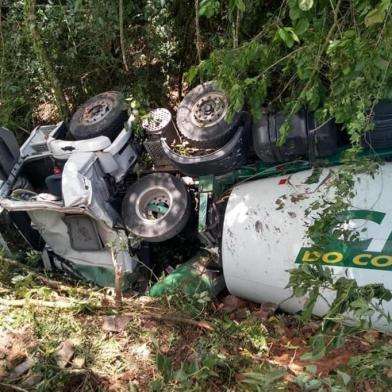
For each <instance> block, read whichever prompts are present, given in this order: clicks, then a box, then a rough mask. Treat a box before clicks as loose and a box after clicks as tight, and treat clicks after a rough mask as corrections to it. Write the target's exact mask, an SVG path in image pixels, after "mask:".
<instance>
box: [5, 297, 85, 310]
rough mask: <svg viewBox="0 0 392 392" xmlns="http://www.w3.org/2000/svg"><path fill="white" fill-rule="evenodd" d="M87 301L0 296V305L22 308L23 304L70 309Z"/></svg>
mask: <svg viewBox="0 0 392 392" xmlns="http://www.w3.org/2000/svg"><path fill="white" fill-rule="evenodd" d="M88 304H89V303H88V302H86V301H84V302H75V301H73V302H66V301H56V302H54V301H44V300H41V299H4V298H0V305H4V306H13V307H16V308H22V307H23V306H25V305H34V306H39V307H45V308H56V309H70V308H74V307H75V306H78V305H88Z"/></svg>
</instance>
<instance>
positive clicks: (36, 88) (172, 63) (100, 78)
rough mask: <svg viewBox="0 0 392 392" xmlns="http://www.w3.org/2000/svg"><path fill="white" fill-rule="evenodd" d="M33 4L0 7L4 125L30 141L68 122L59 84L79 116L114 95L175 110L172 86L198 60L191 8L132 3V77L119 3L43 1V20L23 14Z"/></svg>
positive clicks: (127, 12) (127, 24)
mask: <svg viewBox="0 0 392 392" xmlns="http://www.w3.org/2000/svg"><path fill="white" fill-rule="evenodd" d="M31 3H34V1H32V0H25V1H23V0H17V1H11V0H4V1H2V3H1V7H0V9H1V15H0V16H1V22H2V23H1V24H0V64H1V67H0V69H1V72H0V105H1V110H0V123H1V125H2V126H7V127H9V128H10V129H12V130H14V131H17V132H20V131H21V129H23V131H22V132H23V134H21V136H22V137H24V134H25V133H26V132H27V133H28V132H29V130H30V128H31V126H32V123H34V122H36V121H39V122H40V123H42V122H45V121H47V122H54V121H56V120H58V119H59V118H60V115H59V111H58V110H57V108H56V101H55V94H54V90H53V89H54V88H55V86H54V81H58V84H59V86H60V88H61V90H62V91H61V92H62V93H63V94H64V96H65V98H66V101H67V104H68V105H69V106H70V108H71V109H72V110H74V109H75V107H76V106H77V105H80V104H81V103H82V102H83V101H85V100H86V99H87V98H88V97H91V96H92V95H94V94H97V93H100V92H102V91H105V90H113V89H119V90H122V91H124V92H125V94H126V95H130V94H132V96H133V97H134V98H136V99H138V100H139V101H143V106H144V107H145V108H146V109H148V107H150V106H156V105H159V106H161V105H165V104H167V101H168V98H167V93H168V91H169V89H170V88H172V86H171V85H173V84H174V85H175V84H176V83H178V81H181V75H182V72H183V69H184V68H185V67H187V66H188V65H190V64H191V63H192V61H193V59H194V55H193V52H194V47H193V42H192V40H193V37H192V35H193V34H194V31H193V25H192V18H193V16H192V17H191V18H189V17H188V12H187V11H188V9H189V7H190V6H192V4H193V3H192V2H191V1H178V0H173V1H171V0H170V1H163V2H162V1H160V0H151V1H148V2H145V1H133V2H124V43H125V56H126V61H127V63H128V65H129V72H127V71H126V70H125V69H124V66H123V61H122V55H121V49H120V46H121V45H120V27H119V15H118V2H117V1H115V2H108V1H104V0H97V1H93V0H67V1H62V2H59V1H52V0H47V1H41V2H38V4H37V5H36V12H35V20H31V19H29V18H28V17H27V18H26V17H25V16H24V12H23V11H24V6H25V5H29V4H31ZM184 20H186V23H185V24H184ZM32 31H33V33H34V34H31V32H32ZM37 33H39V35H37ZM37 48H38V50H37ZM44 52H45V53H44ZM43 54H44V55H43ZM48 70H50V75H49V76H50V77H48ZM177 77H178V79H177V80H176V78H177ZM48 112H49V113H48ZM22 137H21V138H22Z"/></svg>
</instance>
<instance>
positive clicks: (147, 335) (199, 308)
mask: <svg viewBox="0 0 392 392" xmlns="http://www.w3.org/2000/svg"><path fill="white" fill-rule="evenodd" d="M0 278H1V280H0V289H2V290H3V291H0V296H1V297H7V298H9V299H13V298H15V299H20V298H27V299H45V300H49V301H56V300H57V299H59V298H60V299H62V300H63V299H64V297H65V299H67V300H70V301H74V300H76V301H80V300H85V301H88V302H89V305H88V306H84V307H78V306H75V307H71V308H70V309H66V310H64V309H49V308H44V307H40V308H38V307H36V306H32V305H31V304H29V303H28V302H26V304H25V305H24V306H23V307H20V308H19V307H6V308H1V309H0V332H2V333H6V334H7V333H8V334H11V333H12V334H13V335H12V346H13V347H14V349H15V348H16V347H21V351H22V352H21V353H20V356H21V359H20V360H19V362H20V361H23V360H24V359H25V358H26V357H29V358H34V360H35V361H36V363H35V365H34V367H33V368H32V369H31V370H30V371H29V372H28V373H27V374H26V375H22V376H20V377H19V378H18V379H16V380H13V379H11V378H10V377H9V375H8V374H9V371H10V370H12V368H14V367H15V366H16V364H17V363H18V362H15V360H13V361H14V362H12V358H11V354H10V353H8V352H5V355H3V356H2V355H1V350H0V383H2V384H3V385H4V384H11V385H16V386H21V387H22V388H23V389H25V390H29V391H30V390H31V391H36V392H52V391H53V392H55V391H56V392H68V391H79V392H109V391H119V392H122V391H156V392H158V391H184V392H185V391H190V392H197V391H212V392H214V391H251V392H252V391H255V392H259V391H263V392H264V391H281V390H282V391H283V390H289V391H311V390H317V391H334V392H338V391H357V390H369V391H370V390H372V391H377V392H378V391H389V390H391V388H392V386H391V378H392V374H391V373H392V370H391V365H390V364H391V363H392V345H391V344H390V343H391V342H390V341H389V340H388V337H387V336H384V335H382V334H378V333H373V335H374V336H373V335H372V336H371V337H372V339H370V340H369V339H368V337H366V333H365V334H364V335H363V336H362V335H361V334H359V335H357V336H354V337H352V338H351V337H350V338H348V341H347V344H346V345H343V346H342V347H341V348H340V349H339V350H335V351H333V352H331V353H330V354H328V355H327V356H326V357H325V358H323V359H322V360H319V361H303V360H301V356H302V355H303V354H304V353H306V352H309V351H310V343H309V339H310V338H311V336H312V328H313V329H314V326H313V327H312V328H310V326H311V324H309V325H304V324H301V323H300V322H299V321H298V320H297V319H296V318H295V317H293V316H287V315H274V316H271V317H270V318H269V319H268V320H264V321H263V322H262V321H261V320H259V319H258V318H257V317H256V316H255V313H254V309H255V307H256V308H257V306H256V305H250V306H249V307H248V308H247V310H246V311H241V312H240V313H241V314H236V312H234V313H231V314H228V313H225V312H222V311H221V310H219V309H217V307H219V302H216V301H211V300H210V299H209V298H208V296H206V295H205V294H204V293H201V294H198V295H192V296H190V295H188V294H186V293H184V292H181V291H178V292H175V293H172V294H171V295H168V296H167V297H165V298H162V299H158V300H153V302H149V303H147V305H146V303H145V301H141V300H138V299H127V300H126V307H127V309H126V310H127V313H129V312H130V311H131V312H132V315H133V317H131V319H130V322H129V324H128V325H127V326H126V327H125V328H124V329H123V330H122V331H120V332H118V333H113V332H107V331H104V330H103V328H102V326H103V320H104V318H105V316H106V315H108V314H115V313H116V312H115V311H113V310H112V309H106V310H105V309H102V308H97V307H96V306H97V305H99V304H100V303H102V301H103V300H102V292H101V293H98V292H97V291H95V290H94V289H91V290H90V291H87V293H88V294H87V295H84V294H83V293H81V292H78V291H72V290H69V291H67V292H66V293H64V292H58V291H57V290H53V289H50V288H48V287H43V286H42V285H41V284H40V283H39V282H37V281H36V280H35V279H34V277H33V276H30V275H27V274H25V273H23V272H22V271H20V270H17V269H4V270H3V271H2V273H1V276H0ZM105 301H109V302H110V301H112V298H111V296H110V295H109V294H107V295H106V296H105ZM90 304H91V306H90ZM145 307H147V308H148V309H153V311H154V312H159V313H162V314H164V313H165V312H167V311H169V312H176V313H177V314H182V315H183V317H195V318H197V319H200V320H205V321H208V322H209V323H210V324H211V325H212V326H213V330H212V331H206V330H203V329H200V328H196V327H194V326H190V325H186V324H178V323H164V322H162V321H154V320H149V319H145V318H143V317H142V312H143V309H144V308H145ZM312 323H313V324H315V322H314V321H313V322H312ZM309 331H310V332H309ZM18 333H19V335H18ZM0 338H1V335H0ZM66 339H70V340H71V341H72V342H73V344H74V357H78V358H82V359H83V365H82V367H81V368H80V369H79V368H75V367H74V366H72V365H69V366H67V367H66V368H65V369H61V368H59V366H58V364H57V352H58V349H59V346H60V345H61V343H62V342H64V341H65V340H66ZM27 343H28V344H27ZM0 349H1V347H0ZM13 355H14V356H15V353H13ZM16 357H17V355H16ZM33 373H34V374H35V375H38V376H39V377H40V380H39V382H37V383H36V384H35V385H34V386H33V387H31V388H30V387H25V386H24V384H23V383H24V382H25V381H26V378H27V377H28V376H29V375H31V374H33ZM2 374H3V375H2ZM0 389H1V388H0ZM9 390H10V391H12V387H10V389H9Z"/></svg>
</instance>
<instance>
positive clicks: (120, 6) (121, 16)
mask: <svg viewBox="0 0 392 392" xmlns="http://www.w3.org/2000/svg"><path fill="white" fill-rule="evenodd" d="M118 19H119V25H120V26H119V27H120V46H121V54H122V60H123V64H124V68H125V71H127V72H128V71H129V68H128V64H127V57H126V53H125V44H124V6H123V0H119V1H118Z"/></svg>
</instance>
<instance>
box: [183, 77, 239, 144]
mask: <svg viewBox="0 0 392 392" xmlns="http://www.w3.org/2000/svg"><path fill="white" fill-rule="evenodd" d="M227 110H228V101H227V98H226V96H225V95H224V93H223V92H222V91H220V90H219V89H218V88H217V87H216V84H215V83H214V82H206V83H203V84H199V85H198V86H196V87H195V88H194V89H193V90H191V91H190V92H189V93H188V94H187V95H186V96H185V98H184V99H183V100H182V102H181V103H180V106H179V107H178V111H177V127H178V130H179V131H180V133H181V134H182V135H183V136H184V137H185V138H186V139H187V140H188V141H189V143H190V144H191V145H192V146H195V147H200V148H220V147H222V146H223V145H225V144H226V143H227V142H228V141H229V140H230V138H231V137H232V136H233V133H234V132H235V130H236V129H237V126H238V116H235V117H234V121H233V122H232V123H231V124H228V123H227V122H226V121H225V117H226V115H227Z"/></svg>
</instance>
